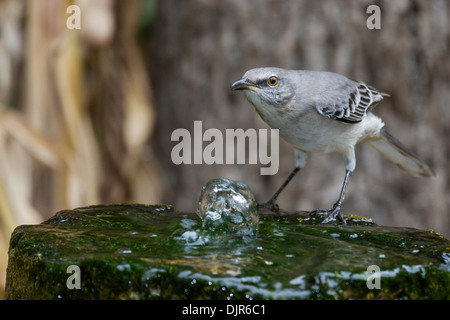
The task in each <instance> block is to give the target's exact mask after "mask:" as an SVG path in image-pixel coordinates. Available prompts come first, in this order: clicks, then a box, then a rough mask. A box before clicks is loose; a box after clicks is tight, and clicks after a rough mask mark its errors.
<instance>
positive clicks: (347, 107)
mask: <svg viewBox="0 0 450 320" xmlns="http://www.w3.org/2000/svg"><path fill="white" fill-rule="evenodd" d="M341 89H343V90H338V91H337V92H339V94H338V95H333V96H331V95H322V96H321V98H320V99H319V101H317V104H316V109H317V111H318V112H319V113H320V114H321V115H324V116H326V117H328V118H331V119H334V120H339V121H343V122H350V123H355V122H360V121H361V120H362V119H363V118H364V117H365V116H366V114H367V112H369V111H370V110H372V109H373V108H374V107H375V106H376V105H377V103H378V102H380V101H381V100H382V99H383V96H382V94H381V93H380V92H379V91H378V90H377V89H375V88H374V87H371V86H369V85H366V84H364V83H357V85H356V86H352V87H347V88H341Z"/></svg>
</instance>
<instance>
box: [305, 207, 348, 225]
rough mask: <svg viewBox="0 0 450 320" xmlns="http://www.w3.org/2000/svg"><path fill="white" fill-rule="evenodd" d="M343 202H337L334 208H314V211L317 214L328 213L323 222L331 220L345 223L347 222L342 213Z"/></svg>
mask: <svg viewBox="0 0 450 320" xmlns="http://www.w3.org/2000/svg"><path fill="white" fill-rule="evenodd" d="M341 206H342V205H341V204H340V203H336V204H335V205H334V206H333V208H331V209H326V210H314V211H313V213H315V214H319V215H321V214H326V215H327V216H326V218H325V219H324V220H323V221H322V223H329V222H331V221H340V222H342V223H343V224H347V223H346V222H345V219H344V217H343V216H342V213H341Z"/></svg>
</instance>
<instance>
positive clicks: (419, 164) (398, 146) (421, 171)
mask: <svg viewBox="0 0 450 320" xmlns="http://www.w3.org/2000/svg"><path fill="white" fill-rule="evenodd" d="M367 142H368V143H369V144H370V145H371V146H372V147H373V148H375V149H376V150H378V151H379V152H380V153H381V154H382V155H383V156H385V157H386V158H387V159H389V160H390V161H392V162H393V163H395V164H396V165H397V166H399V167H400V168H401V169H402V170H403V171H405V172H407V173H408V174H410V175H412V176H416V177H418V176H422V177H434V176H436V174H435V173H434V171H433V170H432V169H431V168H430V167H429V166H428V165H427V164H426V163H425V162H423V161H422V160H420V159H419V158H418V157H417V156H416V155H415V154H413V153H412V152H411V151H409V150H408V149H407V148H406V147H405V146H404V145H403V144H402V143H401V142H400V141H398V140H397V139H396V138H394V137H393V136H391V135H390V134H389V133H388V132H387V131H385V130H384V129H381V131H380V136H379V138H378V139H375V140H370V141H367Z"/></svg>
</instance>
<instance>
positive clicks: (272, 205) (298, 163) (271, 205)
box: [258, 149, 308, 211]
mask: <svg viewBox="0 0 450 320" xmlns="http://www.w3.org/2000/svg"><path fill="white" fill-rule="evenodd" d="M294 153H295V168H294V170H292V172H291V173H290V174H289V177H287V179H286V181H284V183H283V185H282V186H281V187H280V189H278V190H277V192H275V194H274V195H273V196H272V198H270V200H269V201H267V202H266V203H260V204H258V207H263V208H268V209H270V210H273V211H278V210H279V208H278V205H277V204H276V202H277V198H278V196H279V195H280V193H281V191H283V189H284V188H286V186H287V185H288V184H289V182H290V181H291V180H292V178H294V176H295V175H296V174H297V172H299V171H300V169H301V168H303V167H304V166H305V164H306V158H307V157H308V156H307V154H306V153H305V152H304V151H301V150H298V149H294Z"/></svg>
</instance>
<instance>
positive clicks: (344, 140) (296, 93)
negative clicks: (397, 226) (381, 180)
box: [231, 68, 434, 223]
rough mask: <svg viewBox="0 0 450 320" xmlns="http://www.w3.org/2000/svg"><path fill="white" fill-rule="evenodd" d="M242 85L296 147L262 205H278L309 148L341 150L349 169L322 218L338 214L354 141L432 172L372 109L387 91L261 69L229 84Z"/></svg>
mask: <svg viewBox="0 0 450 320" xmlns="http://www.w3.org/2000/svg"><path fill="white" fill-rule="evenodd" d="M231 88H232V89H233V90H244V93H245V96H246V97H247V99H248V100H249V101H250V102H251V103H252V104H253V106H254V107H255V109H256V111H257V112H258V113H259V115H260V116H261V118H263V120H264V121H265V122H266V123H267V124H268V125H269V126H270V127H272V128H274V129H279V133H280V136H281V137H282V138H283V139H284V140H286V141H287V142H288V143H290V144H291V145H292V147H294V151H295V158H296V165H295V168H294V170H293V171H292V172H291V174H290V175H289V176H288V178H287V179H286V181H285V182H284V183H283V185H282V186H281V187H280V188H279V189H278V191H277V192H276V193H275V194H274V195H273V197H272V198H271V199H270V200H269V201H268V202H266V203H264V204H261V206H264V207H268V208H271V209H278V205H277V204H276V201H277V198H278V196H279V195H280V193H281V191H282V190H283V189H284V188H285V187H286V186H287V184H288V183H289V182H290V181H291V179H292V178H293V177H294V176H295V174H296V173H297V172H298V171H300V169H301V168H303V167H304V166H305V164H306V157H307V152H310V151H316V152H320V153H329V152H339V153H342V154H343V155H344V156H345V157H346V160H347V162H346V166H345V168H346V174H345V179H344V184H343V186H342V189H341V193H340V195H339V199H338V201H337V202H336V203H335V204H334V205H333V207H332V208H331V209H328V210H315V212H317V213H319V214H327V217H326V218H325V219H324V220H323V222H324V223H327V222H330V221H333V220H336V219H339V220H340V221H342V222H343V223H345V220H344V218H343V217H342V214H341V207H342V202H343V200H344V195H345V190H346V188H347V185H348V182H349V179H350V176H351V174H352V172H353V170H355V165H356V158H355V145H356V144H357V143H358V142H360V141H366V142H368V143H369V144H370V145H371V146H372V147H374V148H375V149H376V150H378V151H379V152H381V154H383V155H384V156H385V157H386V158H387V159H389V160H390V161H392V162H393V163H395V164H396V165H398V166H399V167H400V168H401V169H403V170H404V171H406V172H407V173H409V174H411V175H413V176H424V177H431V176H434V172H433V171H432V170H431V169H430V167H428V166H427V165H426V164H425V163H424V162H423V161H422V160H420V159H419V158H418V157H417V156H415V155H414V154H413V153H412V152H411V151H409V150H408V149H407V148H406V147H405V146H404V145H403V144H402V143H401V142H399V141H398V140H397V139H395V138H394V137H393V136H391V135H390V134H389V133H387V132H386V131H385V130H384V128H383V127H384V123H383V121H382V120H381V119H380V118H379V117H377V116H376V115H374V114H373V113H372V112H370V111H371V110H372V109H373V108H374V107H375V106H376V105H377V104H378V103H379V102H380V101H381V100H383V96H385V95H386V94H383V93H380V92H379V91H378V90H377V89H375V88H374V87H372V86H369V85H367V84H365V83H362V82H357V81H354V80H350V79H348V78H346V77H344V76H342V75H339V74H336V73H331V72H319V71H303V70H285V69H280V68H257V69H252V70H249V71H247V72H246V73H245V74H244V76H243V77H242V79H241V80H238V81H236V82H235V83H233V85H232V86H231Z"/></svg>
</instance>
